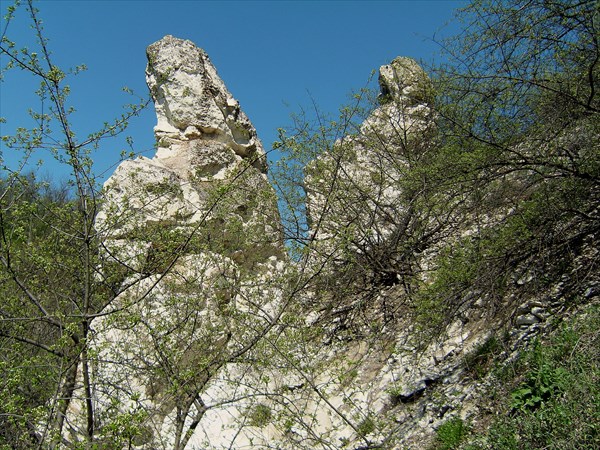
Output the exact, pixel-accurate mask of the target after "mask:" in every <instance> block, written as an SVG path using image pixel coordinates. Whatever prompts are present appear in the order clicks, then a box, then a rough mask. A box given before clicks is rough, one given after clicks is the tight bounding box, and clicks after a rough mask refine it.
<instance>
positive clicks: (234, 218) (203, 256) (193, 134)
mask: <svg viewBox="0 0 600 450" xmlns="http://www.w3.org/2000/svg"><path fill="white" fill-rule="evenodd" d="M147 54H148V67H147V70H146V74H147V82H148V86H149V88H150V91H151V94H152V97H153V99H154V102H155V107H156V113H157V122H158V123H157V125H156V127H155V128H154V132H155V136H156V140H157V143H158V148H157V152H156V155H155V156H154V157H153V158H152V159H149V158H145V157H139V158H137V159H134V160H128V161H124V162H123V163H122V164H121V165H120V166H119V167H118V168H117V169H116V171H115V173H114V174H113V175H112V176H111V177H110V178H109V180H108V181H107V182H106V183H105V187H104V188H105V192H104V200H105V201H104V203H103V207H102V209H101V211H99V213H98V215H97V218H96V229H97V230H98V232H99V234H100V236H101V238H102V245H103V254H102V256H103V259H104V261H105V264H104V267H103V268H101V269H100V270H101V271H103V272H104V274H113V273H115V274H121V279H120V280H117V281H115V283H118V285H117V287H116V288H115V289H116V290H117V292H119V294H118V295H117V296H116V298H114V300H113V301H112V302H110V304H109V305H107V307H106V309H105V310H104V311H103V313H104V314H105V315H106V318H104V319H99V320H96V322H95V328H94V331H95V335H94V347H93V348H94V351H95V353H96V354H97V357H96V358H97V359H96V360H97V363H96V368H95V370H94V374H93V375H94V385H95V386H97V389H96V392H95V394H94V401H95V405H96V414H97V415H98V417H105V418H107V419H106V420H107V421H109V420H110V418H111V417H120V416H121V415H122V414H124V413H127V414H130V413H131V411H139V412H142V411H143V412H144V414H141V413H140V414H141V415H140V416H139V421H140V422H139V423H137V424H135V425H136V426H139V427H142V429H143V430H145V432H144V433H143V436H141V437H138V438H137V441H136V442H135V443H134V444H135V445H137V446H140V447H141V448H183V446H184V445H185V444H186V443H187V444H188V448H192V447H194V446H198V445H201V444H200V442H203V440H204V439H205V438H206V436H211V440H213V441H214V440H216V441H215V442H216V443H217V444H218V443H219V442H220V441H219V439H220V438H219V436H221V434H222V433H223V430H222V429H223V428H224V427H225V426H226V424H227V423H229V422H228V420H229V419H227V420H226V418H223V419H222V420H218V417H217V416H215V411H217V408H216V407H215V406H214V404H213V403H214V402H220V401H221V399H222V397H223V396H222V394H220V393H221V392H223V391H224V390H225V387H226V386H227V380H230V379H231V378H232V377H233V378H235V373H236V370H237V369H236V366H235V365H231V364H230V361H232V360H235V354H236V352H238V351H239V348H243V347H244V346H251V342H252V341H253V339H256V335H258V334H260V332H261V330H262V329H264V328H265V327H268V326H269V321H270V320H271V319H272V317H273V316H274V315H275V314H277V311H278V308H279V305H278V301H279V298H280V289H279V286H280V285H279V284H277V283H275V280H276V279H277V277H279V276H281V275H282V273H283V271H284V267H283V263H282V260H284V259H285V258H284V254H285V252H284V250H283V242H282V239H281V233H280V220H279V215H278V210H277V201H276V197H275V193H274V190H273V189H272V187H271V186H270V184H269V182H268V180H267V177H266V157H265V152H264V150H263V148H262V144H261V142H260V140H259V139H258V137H257V136H256V130H255V129H254V127H253V126H252V124H251V122H250V121H249V119H248V118H247V117H246V115H245V114H244V112H243V111H241V110H240V106H239V104H238V102H237V101H236V100H235V99H234V98H233V96H232V95H231V94H230V93H229V91H228V90H227V88H226V87H225V85H224V83H223V81H222V80H221V79H220V78H219V76H218V75H217V72H216V70H215V68H214V67H213V65H212V64H211V62H210V60H209V58H208V56H207V55H206V53H205V52H204V51H203V50H201V49H200V48H198V47H196V46H195V45H194V44H193V43H192V42H190V41H185V40H181V39H177V38H174V37H172V36H166V37H165V38H163V39H161V40H160V41H158V42H156V43H154V44H152V45H151V46H149V47H148V50H147ZM222 371H225V372H226V373H228V374H229V375H228V376H223V375H222V374H221V372H222ZM229 400H231V398H229ZM203 405H204V406H203ZM82 410H83V406H82V405H79V406H78V405H77V403H74V404H73V405H72V411H73V413H74V414H77V411H82ZM232 411H233V410H232ZM205 414H206V418H204V420H203V421H202V424H201V425H200V426H199V427H198V432H199V433H201V435H198V436H193V433H192V432H191V431H190V430H192V431H193V429H194V428H195V427H196V426H197V423H196V425H193V426H192V424H193V423H194V421H195V420H196V419H197V418H202V417H204V415H205ZM230 415H231V414H230V413H228V414H227V415H226V417H229V416H230ZM136 417H137V416H136ZM234 418H235V419H236V420H234V422H235V423H238V421H237V418H236V417H235V416H234ZM78 420H80V418H77V417H74V418H73V419H72V420H71V422H72V423H73V424H74V425H73V428H74V429H76V428H77V426H83V425H82V424H81V425H77V426H76V424H78ZM198 420H199V419H198ZM207 420H208V421H209V422H208V424H207ZM229 421H230V420H229ZM75 434H76V433H75ZM234 434H235V435H237V434H239V433H235V432H234ZM227 436H228V435H227ZM242 438H243V435H242V436H239V439H242ZM222 439H225V437H223V438H222ZM227 439H230V437H227ZM223 442H225V440H224V441H223ZM107 445H109V446H110V445H117V444H114V443H112V444H107ZM219 445H220V444H219ZM197 448H199V447H197ZM203 448H204V447H203Z"/></svg>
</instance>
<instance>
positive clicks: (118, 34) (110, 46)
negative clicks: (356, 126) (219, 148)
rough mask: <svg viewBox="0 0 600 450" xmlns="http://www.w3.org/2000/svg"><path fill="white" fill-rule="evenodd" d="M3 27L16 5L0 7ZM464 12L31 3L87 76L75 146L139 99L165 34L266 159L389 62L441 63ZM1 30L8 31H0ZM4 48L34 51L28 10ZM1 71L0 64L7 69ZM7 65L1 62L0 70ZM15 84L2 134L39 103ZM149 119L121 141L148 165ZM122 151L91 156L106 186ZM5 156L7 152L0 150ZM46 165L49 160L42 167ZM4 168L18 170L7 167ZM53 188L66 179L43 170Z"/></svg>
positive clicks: (386, 4) (56, 48) (77, 90)
mask: <svg viewBox="0 0 600 450" xmlns="http://www.w3.org/2000/svg"><path fill="white" fill-rule="evenodd" d="M0 4H1V6H2V15H4V12H5V11H6V8H7V6H8V5H10V4H12V2H10V1H7V0H0ZM464 5H465V2H464V1H451V0H446V1H434V0H430V1H426V0H423V1H369V2H362V1H352V2H351V1H298V2H288V1H261V2H258V1H256V2H255V1H230V2H227V1H220V2H209V1H106V0H104V1H85V0H79V1H75V0H73V1H59V0H47V1H39V2H38V3H37V7H38V9H39V10H40V17H41V18H42V19H43V21H44V27H45V31H46V36H47V38H48V39H49V40H50V42H49V47H50V48H51V50H52V52H53V55H54V57H55V63H56V64H57V65H59V66H62V67H63V68H68V67H73V66H76V65H78V64H86V65H87V67H88V71H87V72H84V73H83V74H81V75H79V76H78V77H76V78H73V79H72V80H71V81H70V83H69V84H70V86H71V88H72V92H73V94H72V96H71V102H70V103H71V104H72V105H73V106H74V107H75V108H76V109H77V113H76V114H75V116H73V118H74V123H75V129H76V131H78V137H79V138H80V139H83V138H84V136H85V135H86V134H87V133H89V132H91V131H94V130H95V129H97V128H99V127H100V126H101V125H102V123H103V122H105V121H108V120H110V119H111V118H114V117H116V116H117V115H118V114H119V113H120V111H121V105H122V104H124V103H128V102H130V98H128V96H127V95H125V94H124V93H123V92H122V91H121V88H122V87H123V86H128V87H130V88H132V89H133V90H134V91H135V92H136V93H139V94H141V95H145V94H146V92H147V88H146V84H145V77H144V69H145V65H146V57H145V49H146V47H147V46H148V45H149V44H151V43H153V42H155V41H157V40H158V39H160V38H161V37H163V36H164V35H166V34H172V35H174V36H176V37H180V38H185V39H190V40H192V41H193V42H194V43H196V44H197V45H198V46H200V47H202V48H204V49H205V50H206V51H207V52H208V54H209V56H210V58H211V60H212V61H213V63H214V65H215V66H216V68H217V70H218V72H219V74H220V76H221V78H223V80H224V81H225V83H226V85H227V87H228V88H229V90H230V91H231V93H232V94H233V95H234V97H236V98H237V99H238V100H239V101H240V103H241V106H242V108H243V109H244V111H245V112H246V114H247V115H248V116H249V117H250V119H251V120H252V122H253V123H254V125H255V127H256V128H257V130H258V133H259V136H260V138H261V139H262V141H263V144H264V146H265V149H267V150H269V149H270V147H271V144H272V142H273V140H275V138H276V129H277V128H278V127H282V126H285V125H286V124H288V123H289V116H290V113H292V112H297V111H298V110H299V107H300V106H309V105H310V102H311V100H310V97H312V98H314V100H315V101H316V103H317V104H318V105H319V107H320V108H321V109H322V110H323V111H325V112H328V113H334V112H335V111H336V110H337V108H338V107H339V106H340V105H342V104H343V103H345V102H346V100H347V99H348V95H349V93H350V92H351V91H352V90H353V89H354V90H356V89H359V88H361V87H362V86H364V84H365V82H366V81H367V79H368V78H369V75H370V73H371V71H372V70H374V69H377V68H378V67H379V66H380V65H382V64H386V63H388V62H389V61H390V60H392V59H393V58H394V57H396V56H410V57H413V58H416V59H421V60H424V61H428V62H431V61H432V59H433V58H434V57H436V55H437V53H438V52H439V47H438V45H437V44H436V43H435V42H434V41H433V38H434V36H440V35H448V34H455V33H456V32H457V26H456V24H451V25H450V26H447V25H446V24H447V23H448V22H449V21H450V20H451V19H452V17H453V12H454V10H455V9H456V8H459V7H461V6H464ZM2 20H3V22H2V28H4V24H5V22H4V19H2ZM7 36H8V37H9V38H10V39H11V40H13V41H16V42H17V43H20V42H24V43H27V42H31V39H32V33H31V30H30V29H29V22H28V20H27V16H26V12H25V10H24V8H23V9H22V10H21V11H20V12H19V14H18V16H17V19H16V20H15V21H14V23H11V24H10V27H9V29H8V33H7ZM3 59H4V58H3ZM2 63H3V64H5V59H4V61H2ZM33 81H34V80H33V79H32V77H30V76H26V75H25V74H24V73H22V72H19V71H17V72H15V73H10V74H7V76H6V77H5V80H4V82H2V83H1V84H0V96H1V107H0V116H3V117H5V118H6V119H7V120H8V123H7V124H0V126H1V127H2V128H1V130H0V134H2V135H5V134H9V133H12V132H13V130H14V128H15V127H17V126H21V125H23V124H27V119H26V112H27V109H28V108H30V107H33V108H37V106H38V103H39V102H37V101H36V98H35V96H34V95H33V94H32V91H33V90H34V89H35V84H34V83H33ZM154 124H155V115H154V109H153V107H150V108H149V109H148V110H147V111H146V112H145V113H144V114H143V115H142V116H141V117H139V118H137V119H134V121H133V123H132V125H131V127H130V129H129V132H128V134H129V135H131V136H132V137H133V138H134V143H135V144H134V145H135V149H136V150H137V151H139V152H141V153H142V154H144V155H145V156H148V157H152V156H153V153H154V152H153V149H152V145H153V142H154V138H153V133H152V127H153V126H154ZM122 148H123V145H122V143H121V142H108V143H107V144H106V145H103V146H102V147H101V148H100V150H99V151H98V152H97V153H95V154H94V160H95V163H96V171H97V173H99V174H104V173H105V175H101V178H102V179H104V178H106V177H107V176H108V175H110V173H111V172H112V170H114V165H115V164H116V163H117V162H118V158H119V153H120V150H121V149H122ZM3 150H5V149H3ZM39 158H43V159H47V155H39ZM4 159H5V160H6V162H7V163H9V164H14V158H13V157H12V156H11V155H8V154H5V155H4ZM44 170H46V171H47V172H49V173H51V174H52V175H53V176H57V177H64V176H65V173H66V172H64V170H62V169H60V168H58V167H57V166H56V165H54V164H47V169H42V173H43V172H44Z"/></svg>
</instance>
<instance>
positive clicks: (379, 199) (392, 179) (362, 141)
mask: <svg viewBox="0 0 600 450" xmlns="http://www.w3.org/2000/svg"><path fill="white" fill-rule="evenodd" d="M379 72H380V75H379V84H380V89H381V94H380V96H379V100H380V106H379V107H378V108H376V109H375V110H374V111H373V112H372V113H371V114H370V115H369V116H368V117H367V119H366V120H365V121H364V122H363V123H362V125H361V126H360V129H359V132H358V133H356V134H354V135H350V136H346V137H344V138H342V139H340V140H338V142H337V143H336V145H335V146H334V147H333V149H332V151H331V152H328V153H325V154H323V155H322V156H320V157H319V158H318V159H317V160H316V161H314V162H313V163H312V164H311V165H310V166H309V167H308V169H307V171H306V173H307V176H306V194H307V212H308V216H309V223H310V224H311V225H312V226H311V228H312V233H313V236H314V239H315V246H316V247H318V249H319V250H318V251H317V252H316V253H317V254H320V255H326V257H327V259H329V260H330V261H336V260H337V261H339V262H340V263H341V264H344V263H345V260H346V258H345V257H344V256H343V255H341V252H342V250H343V251H347V250H350V251H351V252H354V253H355V254H361V255H365V254H366V253H367V252H368V251H370V250H373V249H374V248H376V247H378V246H386V245H388V244H387V242H389V241H390V240H394V239H398V235H399V234H400V233H402V232H404V231H405V230H403V229H402V228H403V227H404V226H406V224H405V223H404V222H403V215H404V214H405V213H407V212H408V208H409V203H410V202H409V201H407V198H406V197H405V196H403V195H402V194H403V193H402V192H401V191H400V190H399V188H398V185H399V183H398V182H399V180H401V179H402V178H403V177H404V173H405V172H406V171H407V169H408V168H409V167H410V164H411V162H412V161H415V160H418V159H419V158H421V157H422V156H423V155H424V154H425V153H426V152H427V151H429V150H430V148H431V147H432V145H433V139H432V137H433V134H434V132H435V127H434V123H433V113H432V111H431V107H430V105H429V103H428V100H429V97H430V92H431V83H430V81H429V78H428V77H427V75H426V74H425V72H424V71H423V69H422V68H421V67H420V66H419V65H418V64H417V63H416V62H415V61H414V60H412V59H410V58H402V57H399V58H396V59H394V60H393V61H392V62H391V63H390V64H388V65H385V66H382V67H381V68H380V69H379ZM376 258H380V257H379V256H377V257H376Z"/></svg>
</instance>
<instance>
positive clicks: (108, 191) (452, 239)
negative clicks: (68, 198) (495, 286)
mask: <svg viewBox="0 0 600 450" xmlns="http://www.w3.org/2000/svg"><path fill="white" fill-rule="evenodd" d="M147 53H148V68H147V72H146V73H147V80H148V86H149V88H150V91H151V94H152V97H153V99H154V103H155V107H156V113H157V122H158V123H157V125H156V127H155V129H154V131H155V135H156V141H157V152H156V155H155V156H154V158H152V159H148V158H143V157H140V158H137V159H135V160H129V161H125V162H123V163H122V164H121V165H120V166H119V167H118V169H117V170H116V171H115V173H114V174H113V175H112V177H111V178H110V179H109V180H108V181H107V182H106V185H105V193H104V194H105V203H104V205H103V208H102V210H101V211H100V212H99V214H98V216H97V220H96V227H97V229H98V231H99V233H100V235H101V237H102V250H101V251H102V255H103V261H104V264H103V266H102V267H100V268H99V269H98V270H100V271H104V272H107V271H113V272H114V273H115V274H117V275H118V276H115V284H118V285H119V286H121V287H123V286H125V287H126V289H125V291H124V292H123V293H122V294H120V295H119V297H118V298H117V299H116V301H115V302H114V303H112V304H111V305H110V306H109V307H108V308H107V310H106V311H105V312H104V316H105V318H104V319H102V321H101V322H100V323H99V324H98V325H97V327H96V329H95V330H94V331H95V334H94V342H95V343H94V349H95V350H94V354H95V356H94V357H95V362H96V364H95V372H94V374H93V376H94V386H96V391H95V392H94V393H93V395H94V401H95V404H96V405H97V406H96V408H97V410H96V414H97V415H98V417H104V418H107V419H110V420H109V421H108V422H107V423H120V422H119V420H121V419H119V418H122V420H123V421H124V422H126V425H127V426H125V425H123V424H121V425H119V426H121V427H122V428H119V429H120V430H126V431H122V433H121V434H122V436H121V437H122V438H123V439H125V440H126V441H127V439H128V441H127V442H128V445H130V446H133V447H136V448H148V449H150V448H177V449H182V448H198V449H200V448H202V449H207V448H215V449H218V448H288V449H299V448H306V449H314V448H353V449H359V448H360V449H365V448H390V449H392V448H426V447H427V445H429V443H430V442H431V440H432V437H433V434H434V430H435V429H436V428H437V427H438V426H439V425H440V424H442V423H444V422H447V421H448V419H449V418H452V417H462V418H463V419H467V418H469V417H472V416H473V415H474V414H475V412H477V411H478V410H479V408H480V407H481V395H482V392H484V390H485V379H482V378H479V377H474V376H471V375H469V370H468V366H467V365H465V361H467V360H468V358H469V355H472V354H473V352H475V351H477V349H480V348H482V346H484V345H485V344H486V343H488V342H490V339H495V338H496V337H497V336H499V335H500V334H505V335H506V336H508V337H507V340H506V342H507V347H506V348H507V349H508V350H507V351H506V354H505V357H506V358H510V357H511V354H510V352H511V351H512V350H510V349H511V347H510V346H511V345H512V346H513V347H512V348H516V345H517V343H518V342H519V341H522V340H526V339H528V337H529V336H531V335H533V334H535V333H538V332H539V330H541V329H543V328H544V327H545V326H546V324H547V323H549V318H550V317H552V316H553V315H556V314H558V313H559V312H560V309H561V305H562V304H563V302H562V301H561V299H562V298H563V297H564V296H565V295H566V291H567V290H568V288H569V286H568V285H567V284H564V283H563V284H561V283H560V282H556V283H550V284H548V285H546V286H545V288H544V290H543V292H541V291H538V292H536V293H532V291H531V289H529V285H528V283H529V282H530V281H531V280H532V277H529V278H528V270H533V267H534V264H533V262H532V264H530V265H528V264H525V263H524V262H522V264H521V266H520V267H521V269H519V271H515V273H518V274H520V276H519V277H516V275H515V278H514V280H513V281H514V282H512V284H511V285H510V288H509V289H507V290H506V291H505V292H503V294H502V295H503V297H502V299H501V300H498V301H500V302H505V304H506V305H507V306H506V308H505V309H503V310H502V313H501V314H498V313H497V311H496V310H494V309H493V308H492V306H491V305H492V304H494V305H498V303H497V302H496V303H492V301H491V300H490V298H489V297H488V296H487V294H486V293H485V292H482V291H477V290H475V289H470V290H466V291H465V292H462V293H461V296H460V302H459V303H457V304H456V310H455V311H453V313H452V314H450V315H449V316H448V317H450V320H448V321H444V320H440V321H439V322H436V326H437V328H436V333H435V335H434V336H433V337H432V336H431V335H428V334H427V333H424V332H423V327H422V322H419V321H418V320H416V319H415V318H418V317H422V316H423V314H425V313H427V314H429V315H427V314H425V316H426V317H430V318H431V320H432V321H433V319H434V318H435V317H437V316H438V315H439V314H438V312H437V310H436V309H435V308H436V304H435V303H427V302H426V301H425V300H423V301H422V302H421V303H420V305H421V306H420V308H421V310H420V312H419V311H417V313H415V311H414V308H413V306H412V303H411V302H412V301H413V299H414V298H415V295H416V294H415V293H416V292H417V291H418V289H420V288H421V287H422V286H426V285H427V284H428V283H432V281H431V276H430V273H431V271H432V270H433V267H434V266H435V263H434V262H433V261H434V257H433V256H432V255H435V254H436V253H439V252H441V251H442V249H448V248H452V246H453V245H454V248H456V246H460V245H461V244H460V242H461V241H460V240H461V238H462V237H464V236H468V235H469V233H471V232H472V229H473V223H474V221H473V220H471V219H472V217H471V219H469V220H465V221H464V223H463V224H462V225H461V226H462V228H459V227H458V226H455V223H456V220H455V216H454V214H455V212H454V211H455V209H454V208H453V207H452V206H453V204H454V203H452V202H456V204H457V205H458V204H460V203H461V202H464V201H465V200H464V198H459V197H458V196H457V197H456V198H452V200H451V201H450V200H449V201H447V202H445V204H444V208H437V207H436V208H433V207H429V206H428V205H427V204H424V203H423V202H422V200H421V197H420V195H421V192H422V191H423V189H424V188H423V186H421V185H419V184H418V183H415V184H406V183H405V184H402V183H400V181H401V180H404V179H405V178H407V177H409V176H412V175H411V174H409V171H410V170H411V168H412V167H414V166H415V165H416V164H417V163H418V162H419V161H422V160H423V159H425V158H427V157H428V155H429V154H430V153H431V152H432V151H433V149H434V146H435V142H436V125H435V112H434V109H433V106H432V104H431V99H432V86H431V82H430V81H429V79H428V77H427V75H426V74H425V72H424V71H423V70H422V69H421V68H420V67H419V66H418V64H417V63H416V62H415V61H413V60H411V59H408V58H396V59H395V60H394V61H392V62H391V63H390V64H389V65H385V66H383V67H381V69H380V77H379V82H380V89H381V93H380V97H379V106H378V107H376V108H375V109H374V110H373V111H372V113H371V114H370V115H369V116H368V118H367V119H366V120H365V121H364V122H363V124H362V125H361V126H360V128H359V129H358V130H357V132H356V133H353V134H350V135H348V136H345V137H343V138H342V139H340V140H338V141H337V142H336V143H335V144H334V145H333V147H332V149H331V151H330V152H328V153H323V154H322V155H321V156H319V158H317V159H316V160H314V161H313V162H312V163H311V164H309V166H308V167H307V169H306V179H305V187H306V192H307V197H306V198H307V210H308V218H307V220H308V222H309V224H310V227H311V229H310V233H309V234H310V236H309V238H310V239H309V240H310V242H309V243H308V244H307V246H306V249H307V253H306V255H305V257H304V259H302V260H300V261H292V260H289V259H288V257H287V256H286V251H285V246H284V242H283V237H282V234H281V224H280V220H279V214H278V208H277V199H276V196H275V193H274V190H273V188H272V187H271V185H270V184H269V182H268V179H267V177H266V170H267V162H266V157H265V152H264V149H263V148H262V145H261V142H260V140H259V139H258V137H257V135H256V130H255V129H254V127H253V126H252V124H251V123H250V121H249V119H248V118H247V117H246V115H245V114H244V113H243V111H242V110H241V109H240V105H239V103H238V102H237V101H236V100H235V99H234V98H233V97H232V95H231V94H230V93H229V92H228V91H227V89H226V87H225V85H224V84H223V82H222V80H221V79H220V78H219V77H218V75H217V72H216V70H215V68H214V67H213V65H212V64H211V62H210V60H209V58H208V56H207V55H206V53H205V52H204V51H203V50H201V49H199V48H198V47H196V46H195V45H194V44H193V43H191V42H189V41H184V40H180V39H176V38H174V37H172V36H166V37H165V38H163V39H161V40H160V41H158V42H156V43H155V44H152V45H151V46H150V47H148V52H147ZM449 198H450V197H449ZM503 214H506V212H505V211H504V210H502V209H501V208H499V209H498V210H496V211H495V212H494V213H493V214H491V216H490V217H488V218H487V219H486V220H487V223H492V222H494V221H500V220H502V217H505V216H503ZM478 223H479V222H478ZM479 224H480V223H479ZM578 258H579V259H578ZM594 258H595V256H594V255H590V253H589V252H588V253H586V252H583V251H582V252H581V253H580V254H579V255H578V256H576V257H574V259H573V261H572V262H571V263H572V267H578V266H582V265H583V266H586V265H589V264H588V262H589V260H592V259H594ZM586 261H588V262H586ZM592 281H593V280H592ZM592 281H590V283H592ZM592 284H593V283H592ZM590 292H591V294H590V295H589V297H590V298H591V297H594V296H595V295H597V293H596V294H594V293H593V292H594V291H590ZM494 301H496V300H494ZM423 305H424V306H423ZM428 305H429V306H428ZM440 314H441V313H440ZM78 413H79V410H78V407H77V406H76V405H74V406H73V407H72V411H71V418H70V424H71V429H70V432H71V433H72V435H73V436H77V435H78V428H79V427H81V426H83V425H82V424H81V419H80V418H79V417H78ZM111 420H112V422H111ZM115 426H116V425H115ZM111 433H112V431H111V429H109V428H104V429H101V430H100V431H99V434H100V438H99V439H100V441H101V442H104V443H105V444H106V445H107V446H111V445H113V446H119V445H125V444H123V442H124V441H118V442H120V443H119V444H117V443H115V442H117V441H111V439H114V437H113V438H110V437H109V436H111ZM127 433H129V434H127ZM113 434H114V433H113ZM127 436H129V438H127ZM126 438H127V439H126ZM102 439H104V441H102Z"/></svg>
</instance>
